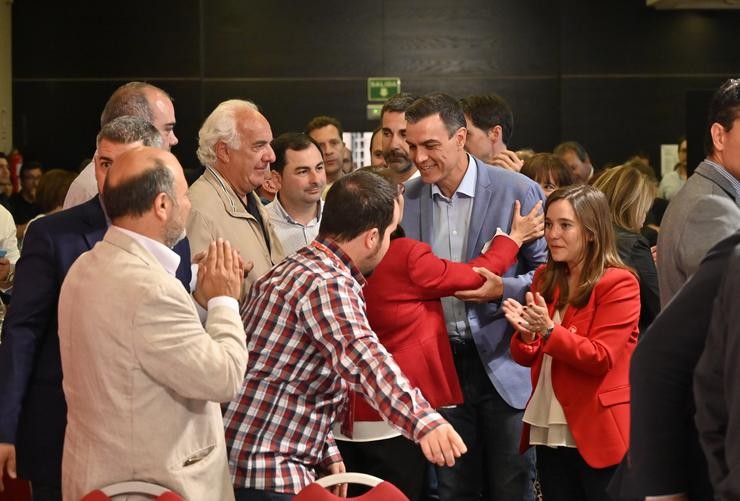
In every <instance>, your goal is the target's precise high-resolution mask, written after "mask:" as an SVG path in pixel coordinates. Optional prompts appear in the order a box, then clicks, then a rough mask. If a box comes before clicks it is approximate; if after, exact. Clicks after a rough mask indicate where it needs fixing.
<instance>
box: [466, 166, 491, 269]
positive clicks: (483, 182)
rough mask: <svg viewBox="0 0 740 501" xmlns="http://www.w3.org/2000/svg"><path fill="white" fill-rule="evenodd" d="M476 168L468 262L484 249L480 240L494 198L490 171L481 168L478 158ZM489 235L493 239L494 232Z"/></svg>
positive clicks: (467, 252) (469, 231)
mask: <svg viewBox="0 0 740 501" xmlns="http://www.w3.org/2000/svg"><path fill="white" fill-rule="evenodd" d="M475 168H476V170H477V172H476V174H477V176H476V178H477V179H476V183H475V197H474V198H473V210H472V211H471V214H470V224H469V225H468V242H467V248H466V253H465V259H466V260H470V259H473V257H475V256H476V255H477V254H478V252H477V251H476V249H478V248H480V249H482V248H483V242H479V239H480V236H481V232H482V231H483V227H484V226H485V224H486V213H487V211H488V209H489V207H491V198H493V191H492V190H491V179H490V178H489V177H488V171H487V170H486V169H485V168H483V167H481V165H480V163H478V159H477V158H475ZM489 233H491V235H490V236H491V237H492V236H493V230H491V231H490V232H489Z"/></svg>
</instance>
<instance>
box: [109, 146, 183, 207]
mask: <svg viewBox="0 0 740 501" xmlns="http://www.w3.org/2000/svg"><path fill="white" fill-rule="evenodd" d="M148 161H150V162H152V165H151V167H149V168H148V169H145V170H144V171H143V172H141V173H140V174H139V175H137V176H134V177H130V178H128V179H126V180H125V181H123V182H121V183H120V184H118V185H116V186H111V184H110V178H111V176H106V178H105V187H104V188H103V204H104V205H105V212H106V213H107V214H108V217H109V218H110V219H111V221H114V220H116V219H118V218H121V217H125V216H133V217H138V216H142V215H144V214H146V213H147V212H149V211H150V210H151V209H152V204H153V203H154V200H155V199H156V198H157V196H158V195H159V194H160V193H166V194H167V196H168V197H170V199H171V200H172V202H173V203H174V204H177V197H176V196H175V176H174V175H173V174H172V171H170V169H169V168H167V166H166V165H165V164H164V162H162V160H160V159H159V158H151V159H148Z"/></svg>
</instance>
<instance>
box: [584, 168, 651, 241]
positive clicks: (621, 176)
mask: <svg viewBox="0 0 740 501" xmlns="http://www.w3.org/2000/svg"><path fill="white" fill-rule="evenodd" d="M594 187H595V188H598V189H599V190H601V191H602V192H603V193H604V195H606V199H607V201H608V202H609V215H610V217H611V221H612V223H614V224H615V225H617V226H621V227H622V228H625V229H627V230H630V231H633V232H635V233H639V232H640V229H641V228H642V225H643V223H644V221H645V216H646V215H647V213H648V211H649V210H650V207H651V206H652V205H653V201H654V200H655V195H656V187H655V183H654V182H653V181H652V180H651V179H650V178H649V177H648V176H647V175H646V174H645V173H643V172H641V171H640V170H639V169H637V168H635V167H633V166H631V165H620V166H618V167H613V168H611V169H609V170H607V171H606V172H605V173H604V174H602V175H601V176H600V177H599V179H597V180H596V182H595V183H594Z"/></svg>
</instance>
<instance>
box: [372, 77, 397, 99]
mask: <svg viewBox="0 0 740 501" xmlns="http://www.w3.org/2000/svg"><path fill="white" fill-rule="evenodd" d="M399 92H401V79H400V78H398V77H370V78H368V79H367V100H368V101H385V100H387V99H388V98H389V97H393V96H395V95H396V94H398V93H399Z"/></svg>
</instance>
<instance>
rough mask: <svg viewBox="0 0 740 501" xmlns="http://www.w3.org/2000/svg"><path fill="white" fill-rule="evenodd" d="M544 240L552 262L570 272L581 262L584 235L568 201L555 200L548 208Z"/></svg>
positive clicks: (583, 250) (584, 240) (584, 242)
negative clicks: (566, 268)
mask: <svg viewBox="0 0 740 501" xmlns="http://www.w3.org/2000/svg"><path fill="white" fill-rule="evenodd" d="M545 240H546V241H547V247H548V249H549V250H550V257H551V258H552V260H553V261H556V262H564V263H566V264H567V265H568V267H569V268H570V269H571V270H574V269H576V268H578V266H579V265H580V264H581V263H582V262H583V258H584V256H585V248H586V235H585V232H584V229H583V225H582V224H581V222H580V220H579V219H578V217H576V213H575V210H573V205H572V204H571V203H570V201H568V200H556V201H555V202H553V203H552V204H550V205H549V206H548V208H547V214H545Z"/></svg>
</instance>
